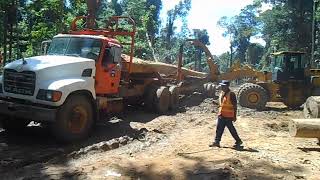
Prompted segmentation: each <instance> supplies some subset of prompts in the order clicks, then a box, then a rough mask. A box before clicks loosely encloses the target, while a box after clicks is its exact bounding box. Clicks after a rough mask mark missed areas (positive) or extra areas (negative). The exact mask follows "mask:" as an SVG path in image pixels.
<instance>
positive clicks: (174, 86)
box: [0, 16, 207, 142]
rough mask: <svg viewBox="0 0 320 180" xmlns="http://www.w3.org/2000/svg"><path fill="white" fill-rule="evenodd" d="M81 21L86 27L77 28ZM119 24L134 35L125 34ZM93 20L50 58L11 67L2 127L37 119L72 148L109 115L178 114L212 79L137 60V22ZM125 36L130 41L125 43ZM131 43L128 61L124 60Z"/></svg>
mask: <svg viewBox="0 0 320 180" xmlns="http://www.w3.org/2000/svg"><path fill="white" fill-rule="evenodd" d="M82 20H83V21H85V22H86V23H87V26H86V28H82V29H78V27H77V24H79V23H78V21H82ZM120 21H125V24H126V25H130V26H131V27H130V28H129V30H128V29H127V30H124V29H120V27H119V24H120ZM91 22H92V17H90V16H89V17H88V16H83V17H77V18H75V20H74V21H73V22H72V24H71V30H70V31H69V32H68V33H65V34H58V35H56V36H55V37H54V38H53V39H52V41H50V46H49V49H48V51H46V55H42V56H36V57H30V58H22V59H19V60H16V61H13V62H11V63H9V64H7V65H6V66H5V67H4V70H3V74H2V75H1V76H0V117H1V120H0V121H1V123H2V126H3V128H4V129H5V130H6V131H9V132H10V131H13V132H14V131H19V129H20V128H23V127H25V126H27V125H28V124H29V122H30V121H35V122H41V123H43V124H47V125H48V126H50V127H51V129H52V130H53V134H54V135H55V136H56V137H57V138H58V139H59V140H62V141H65V142H72V141H76V140H79V139H83V138H85V137H87V136H88V135H89V133H90V132H91V130H92V128H93V125H94V123H95V122H96V121H98V120H99V119H101V117H102V115H103V114H106V113H118V112H122V111H123V108H124V107H126V105H128V104H134V105H136V104H139V105H141V104H142V105H144V106H145V108H146V109H148V110H151V111H156V112H158V113H166V112H167V111H168V110H174V109H176V108H177V107H178V105H179V93H183V92H188V91H193V90H195V88H194V87H201V84H202V83H204V82H206V81H207V79H206V76H207V75H206V74H205V73H200V72H196V71H190V70H189V71H188V70H186V69H183V68H181V60H180V61H179V62H180V64H179V65H178V68H177V67H175V66H173V65H164V64H161V63H155V64H152V63H146V62H145V61H142V60H141V61H139V60H137V59H134V57H133V56H134V38H135V32H136V27H135V22H134V20H133V19H131V18H130V17H119V16H115V17H112V18H111V19H110V21H109V23H108V24H107V26H106V27H107V28H106V29H94V27H93V24H92V23H91ZM119 36H121V37H125V38H126V40H128V39H129V43H128V41H127V42H126V43H121V42H120V41H118V40H117V37H119ZM125 45H128V46H129V52H130V53H129V55H124V54H122V49H123V48H124V46H125ZM181 58H182V57H181ZM133 61H135V62H133ZM188 75H189V76H188ZM176 77H179V78H176ZM185 78H189V79H193V81H192V80H188V81H184V79H185ZM186 82H189V83H186ZM202 85H203V84H202ZM190 87H191V88H190Z"/></svg>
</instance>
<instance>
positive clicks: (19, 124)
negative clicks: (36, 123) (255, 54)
mask: <svg viewBox="0 0 320 180" xmlns="http://www.w3.org/2000/svg"><path fill="white" fill-rule="evenodd" d="M29 123H30V120H25V119H20V118H10V117H8V118H5V117H3V118H2V120H1V124H2V128H3V129H4V130H6V132H8V133H14V134H19V133H20V131H22V130H23V129H24V128H25V127H27V126H28V124H29Z"/></svg>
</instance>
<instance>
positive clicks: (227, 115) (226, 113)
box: [209, 80, 242, 148]
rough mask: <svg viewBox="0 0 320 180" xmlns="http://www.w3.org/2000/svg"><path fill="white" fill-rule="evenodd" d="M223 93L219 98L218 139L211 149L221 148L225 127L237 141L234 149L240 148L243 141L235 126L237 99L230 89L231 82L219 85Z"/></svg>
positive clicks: (222, 82)
mask: <svg viewBox="0 0 320 180" xmlns="http://www.w3.org/2000/svg"><path fill="white" fill-rule="evenodd" d="M219 85H220V88H221V90H222V91H221V93H220V96H219V106H220V107H219V112H218V120H217V128H216V137H215V140H214V142H213V143H212V144H210V145H209V146H210V147H220V141H221V137H222V134H223V131H224V129H225V127H226V126H227V128H228V129H229V131H230V133H231V135H232V137H233V138H234V139H235V141H236V142H235V145H234V146H233V147H234V148H240V147H241V144H242V141H241V139H240V137H239V135H238V133H237V130H236V128H235V127H234V126H233V122H235V121H236V120H237V98H236V95H235V93H234V92H232V91H231V90H230V88H229V86H230V82H229V81H227V80H222V81H221V83H219Z"/></svg>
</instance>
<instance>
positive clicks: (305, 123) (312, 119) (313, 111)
mask: <svg viewBox="0 0 320 180" xmlns="http://www.w3.org/2000/svg"><path fill="white" fill-rule="evenodd" d="M303 114H304V117H305V118H306V119H292V120H291V121H290V122H289V133H290V135H291V136H293V137H299V138H318V140H319V145H320V96H311V97H309V98H308V99H307V101H306V102H305V104H304V108H303Z"/></svg>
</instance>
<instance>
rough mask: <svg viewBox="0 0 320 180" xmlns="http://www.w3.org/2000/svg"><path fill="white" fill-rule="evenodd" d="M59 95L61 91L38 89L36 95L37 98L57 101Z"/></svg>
mask: <svg viewBox="0 0 320 180" xmlns="http://www.w3.org/2000/svg"><path fill="white" fill-rule="evenodd" d="M61 96H62V92H60V91H54V90H45V89H40V90H39V92H38V95H37V99H40V100H45V101H52V102H58V101H60V99H61Z"/></svg>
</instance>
